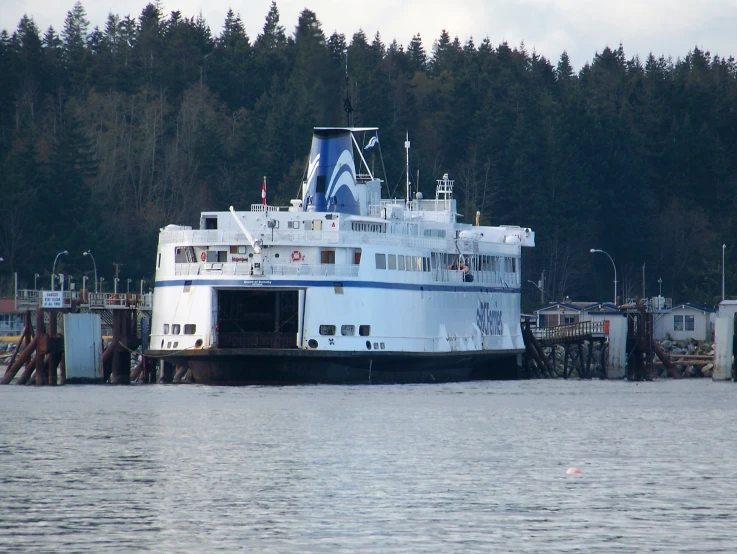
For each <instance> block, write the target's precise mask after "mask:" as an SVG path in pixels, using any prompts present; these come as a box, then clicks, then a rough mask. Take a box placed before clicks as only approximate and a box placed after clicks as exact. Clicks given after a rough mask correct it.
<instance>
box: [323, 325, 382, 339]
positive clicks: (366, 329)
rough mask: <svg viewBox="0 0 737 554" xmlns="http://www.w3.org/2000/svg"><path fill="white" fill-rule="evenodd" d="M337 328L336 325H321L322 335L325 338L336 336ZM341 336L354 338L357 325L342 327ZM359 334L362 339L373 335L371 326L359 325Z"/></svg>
mask: <svg viewBox="0 0 737 554" xmlns="http://www.w3.org/2000/svg"><path fill="white" fill-rule="evenodd" d="M336 331H337V327H336V326H335V325H320V334H321V335H325V336H332V335H335V333H336ZM340 334H341V335H343V336H344V337H352V336H354V335H355V334H356V326H355V325H341V326H340ZM358 334H359V336H361V337H368V336H369V335H371V325H359V326H358Z"/></svg>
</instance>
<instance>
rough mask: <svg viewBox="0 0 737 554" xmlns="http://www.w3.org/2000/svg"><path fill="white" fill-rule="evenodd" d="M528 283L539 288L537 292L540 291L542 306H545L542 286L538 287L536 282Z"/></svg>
mask: <svg viewBox="0 0 737 554" xmlns="http://www.w3.org/2000/svg"><path fill="white" fill-rule="evenodd" d="M527 282H528V283H530V284H531V285H535V286H536V287H537V290H539V291H540V304H545V291H544V290H543V289H541V288H540V285H538V284H537V283H536V282H535V281H530V280H529V279H528V280H527Z"/></svg>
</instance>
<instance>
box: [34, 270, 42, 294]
mask: <svg viewBox="0 0 737 554" xmlns="http://www.w3.org/2000/svg"><path fill="white" fill-rule="evenodd" d="M39 277H41V276H40V275H39V274H38V273H36V274H35V275H34V276H33V290H34V291H37V290H38V286H37V283H38V278H39Z"/></svg>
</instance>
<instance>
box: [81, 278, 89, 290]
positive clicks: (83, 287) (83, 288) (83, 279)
mask: <svg viewBox="0 0 737 554" xmlns="http://www.w3.org/2000/svg"><path fill="white" fill-rule="evenodd" d="M87 279H89V277H87V275H82V290H87Z"/></svg>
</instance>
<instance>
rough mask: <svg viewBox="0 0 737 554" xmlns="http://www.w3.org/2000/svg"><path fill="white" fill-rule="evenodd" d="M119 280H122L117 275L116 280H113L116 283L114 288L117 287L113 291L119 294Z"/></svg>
mask: <svg viewBox="0 0 737 554" xmlns="http://www.w3.org/2000/svg"><path fill="white" fill-rule="evenodd" d="M119 282H120V279H118V278H117V277H116V278H115V280H114V281H113V283H114V287H113V288H114V289H115V290H114V291H113V293H114V294H118V283H119Z"/></svg>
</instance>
